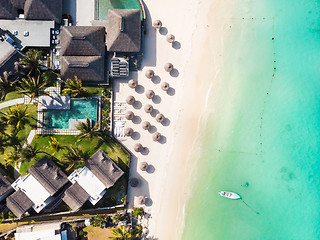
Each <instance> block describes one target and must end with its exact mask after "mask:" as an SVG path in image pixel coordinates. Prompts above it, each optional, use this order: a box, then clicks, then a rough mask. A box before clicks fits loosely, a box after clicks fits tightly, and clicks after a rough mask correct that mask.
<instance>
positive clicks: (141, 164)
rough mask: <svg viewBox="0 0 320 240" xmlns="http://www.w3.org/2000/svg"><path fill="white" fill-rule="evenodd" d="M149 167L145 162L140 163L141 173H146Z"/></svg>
mask: <svg viewBox="0 0 320 240" xmlns="http://www.w3.org/2000/svg"><path fill="white" fill-rule="evenodd" d="M148 167H149V165H148V163H147V162H142V163H140V169H141V171H146V170H147V169H148Z"/></svg>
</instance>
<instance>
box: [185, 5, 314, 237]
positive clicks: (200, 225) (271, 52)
mask: <svg viewBox="0 0 320 240" xmlns="http://www.w3.org/2000/svg"><path fill="white" fill-rule="evenodd" d="M319 4H320V3H319V1H318V0H317V1H311V0H308V1H298V0H290V1H289V0H259V1H258V0H253V1H242V0H237V1H235V3H234V12H235V13H234V18H233V19H232V20H231V29H232V31H231V36H230V38H229V39H225V47H226V49H227V50H226V54H225V55H224V56H223V63H222V65H221V72H220V74H221V83H219V86H220V89H219V92H220V94H219V95H214V96H213V95H212V96H210V97H209V103H211V104H209V105H208V108H214V109H215V111H214V112H212V111H210V110H211V109H208V112H210V115H209V116H208V124H206V129H205V130H203V133H204V134H203V136H202V138H203V140H202V144H201V148H202V151H201V152H202V154H201V156H200V159H199V160H198V162H199V164H198V169H197V172H196V176H195V179H196V180H195V182H194V185H193V187H192V189H191V190H190V191H191V194H190V196H191V197H190V199H189V200H188V202H187V206H186V219H185V225H184V226H185V227H184V233H183V235H182V239H184V240H189V239H190V240H194V239H202V240H205V239H210V240H211V239H217V240H222V239H223V240H228V239H237V240H242V239H243V240H250V239H268V240H269V239H277V240H282V239H283V240H287V239H299V240H300V239H319V238H320V230H319V229H320V228H319V225H320V221H319V220H320V218H319V211H318V209H319V205H320V194H319V192H320V191H319V181H320V169H319V166H320V151H319V143H320V94H319V92H320V54H319V53H320V11H319V10H320V9H319V8H320V5H319ZM212 77H213V78H214V77H215V76H212ZM247 182H248V183H249V185H248V186H246V183H247ZM220 190H230V191H234V192H237V193H239V194H240V195H241V196H242V198H243V200H244V201H245V203H246V204H247V205H248V206H249V207H248V206H247V205H245V204H243V202H242V201H232V200H228V199H224V198H221V197H219V196H218V194H217V192H218V191H220ZM250 208H251V209H250ZM252 209H254V211H253V210H252ZM257 212H259V214H257Z"/></svg>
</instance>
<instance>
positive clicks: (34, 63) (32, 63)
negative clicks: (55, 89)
mask: <svg viewBox="0 0 320 240" xmlns="http://www.w3.org/2000/svg"><path fill="white" fill-rule="evenodd" d="M41 60H43V55H42V52H41V51H39V50H36V49H29V51H28V52H27V53H26V54H25V55H23V57H22V58H21V59H20V65H21V67H23V68H27V69H30V72H29V74H30V75H31V76H33V77H36V76H37V75H40V68H39V67H40V66H42V65H41V64H40V63H39V61H41Z"/></svg>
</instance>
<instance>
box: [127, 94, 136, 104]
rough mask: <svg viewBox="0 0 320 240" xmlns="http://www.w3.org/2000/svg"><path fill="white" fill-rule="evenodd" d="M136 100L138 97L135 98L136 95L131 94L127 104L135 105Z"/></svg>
mask: <svg viewBox="0 0 320 240" xmlns="http://www.w3.org/2000/svg"><path fill="white" fill-rule="evenodd" d="M135 101H136V99H135V98H134V96H131V95H129V96H128V97H127V99H126V102H127V104H129V105H133V104H134V102H135Z"/></svg>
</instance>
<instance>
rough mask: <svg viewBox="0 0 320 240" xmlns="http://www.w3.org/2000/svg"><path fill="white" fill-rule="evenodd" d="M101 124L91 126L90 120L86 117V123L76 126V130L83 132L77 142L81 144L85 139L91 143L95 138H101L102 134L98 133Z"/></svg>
mask: <svg viewBox="0 0 320 240" xmlns="http://www.w3.org/2000/svg"><path fill="white" fill-rule="evenodd" d="M99 124H100V122H98V123H97V124H96V125H95V126H91V121H90V118H88V117H86V122H79V123H78V124H77V125H76V128H77V129H78V130H79V131H80V132H81V133H80V135H79V138H78V141H77V142H80V141H81V140H83V139H89V140H90V141H91V140H92V139H93V138H94V137H99V136H100V132H98V131H97V130H98V128H99Z"/></svg>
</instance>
